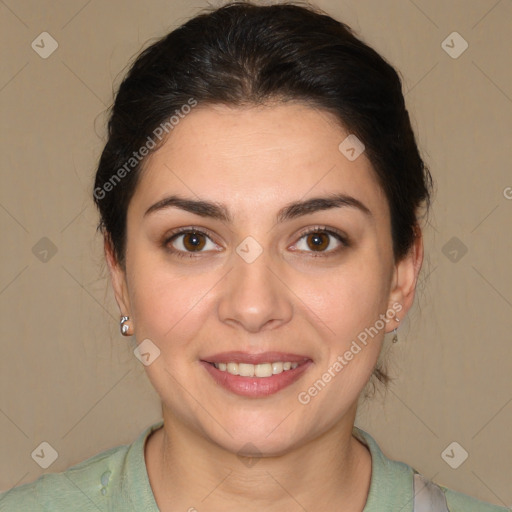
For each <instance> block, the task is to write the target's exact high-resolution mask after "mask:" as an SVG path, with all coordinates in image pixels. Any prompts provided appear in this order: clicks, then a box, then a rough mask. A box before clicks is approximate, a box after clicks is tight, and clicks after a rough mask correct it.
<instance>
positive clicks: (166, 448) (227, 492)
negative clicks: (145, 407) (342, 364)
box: [145, 409, 371, 512]
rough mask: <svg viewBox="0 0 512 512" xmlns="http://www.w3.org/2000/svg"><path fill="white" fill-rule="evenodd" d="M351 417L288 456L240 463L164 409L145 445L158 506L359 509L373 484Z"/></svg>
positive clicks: (368, 458) (167, 511)
mask: <svg viewBox="0 0 512 512" xmlns="http://www.w3.org/2000/svg"><path fill="white" fill-rule="evenodd" d="M352 412H353V414H350V415H348V416H347V417H346V418H344V419H342V420H341V421H340V422H338V423H337V424H336V425H334V426H333V427H332V428H331V429H330V430H328V431H326V432H324V433H323V434H322V435H321V436H319V437H316V438H315V439H313V440H310V441H307V442H305V443H302V444H301V445H300V446H298V447H296V448H294V449H291V450H289V451H288V452H287V453H284V454H282V455H278V456H272V457H261V458H257V459H256V458H255V459H250V458H240V457H238V456H237V455H236V454H233V453H231V452H229V451H227V450H225V449H224V448H222V447H221V446H219V445H217V444H214V443H212V442H211V441H210V440H209V439H207V438H205V437H204V436H201V435H200V434H199V433H197V432H194V431H191V430H190V429H189V428H188V427H187V426H186V425H184V424H182V423H181V422H179V421H178V420H177V418H176V417H172V416H171V415H167V414H165V412H164V415H165V417H164V427H163V428H162V429H159V430H158V431H156V432H154V433H153V435H152V436H150V438H149V439H148V441H147V443H146V450H145V451H146V454H145V455H146V466H147V468H148V475H149V479H150V483H151V487H152V488H153V493H154V495H155V499H156V501H157V504H158V507H159V509H160V510H161V511H162V512H171V511H174V510H189V509H190V510H194V508H196V509H197V510H202V509H208V510H223V511H226V512H228V511H231V510H233V511H235V510H240V509H242V510H246V511H253V510H254V511H256V510H257V511H259V510H262V509H263V510H267V511H270V512H273V511H274V510H275V511H278V510H279V511H282V510H283V507H287V508H289V509H290V508H291V509H292V510H304V509H305V510H308V511H309V512H313V511H315V510H334V509H336V508H339V504H340V503H343V510H344V511H346V512H352V511H354V512H355V511H357V512H361V511H362V510H363V508H364V504H365V503H366V498H367V496H368V490H369V486H370V479H371V456H370V453H369V451H368V449H367V448H366V447H365V446H364V445H363V444H362V443H360V442H359V441H358V440H357V439H355V438H354V437H353V436H352V427H353V424H354V418H355V409H354V410H353V411H352Z"/></svg>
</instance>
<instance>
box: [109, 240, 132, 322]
mask: <svg viewBox="0 0 512 512" xmlns="http://www.w3.org/2000/svg"><path fill="white" fill-rule="evenodd" d="M103 240H104V245H103V248H104V252H105V259H106V260H107V265H108V269H109V273H110V279H111V282H112V288H113V289H114V295H115V298H116V302H117V305H118V306H119V312H120V313H121V315H127V316H131V310H130V299H129V296H128V285H127V283H126V275H125V271H124V270H123V269H122V268H121V265H120V264H119V262H118V261H117V258H116V256H115V254H114V249H113V245H112V240H111V238H110V236H109V235H108V233H107V234H105V235H104V237H103Z"/></svg>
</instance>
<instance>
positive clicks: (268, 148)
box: [0, 3, 505, 512]
mask: <svg viewBox="0 0 512 512" xmlns="http://www.w3.org/2000/svg"><path fill="white" fill-rule="evenodd" d="M430 189H431V179H430V174H429V172H428V170H427V169H426V168H425V166H424V164H423V161H422V159H421V157H420V155H419V152H418V149H417V146H416V143H415V137H414V134H413V132H412V129H411V125H410V121H409V116H408V113H407V110H406V109H405V105H404V98H403V95H402V92H401V83H400V79H399V77H398V76H397V73H396V72H395V70H394V69H393V68H392V67H391V66H390V65H389V64H388V63H386V62H385V61H384V60H383V59H382V57H380V56H379V55H378V54H377V53H376V52H375V51H374V50H372V49H371V48H369V47H368V46H367V45H365V44H364V43H362V42H361V41H360V40H358V39H357V38H356V37H355V36H354V35H353V34H352V33H351V31H350V29H349V28H348V27H347V26H346V25H344V24H342V23H339V22H337V21H335V20H333V19H332V18H330V17H328V16H326V15H323V14H321V13H320V12H318V11H315V10H314V9H311V8H305V7H299V6H294V5H275V6H256V5H253V4H249V3H243V4H241V3H235V4H230V5H227V6H224V7H223V8H220V9H217V10H214V11H212V12H208V13H204V14H201V15H199V16H197V17H195V18H193V19H192V20H190V21H189V22H187V23H185V24H184V25H183V26H181V27H179V28H178V29H176V30H174V31H173V32H171V33H170V34H169V35H168V36H166V37H165V38H163V39H161V40H160V41H158V42H156V43H154V44H153V45H152V46H150V47H149V48H147V49H146V50H145V51H144V52H142V54H141V55H140V56H139V57H138V58H137V60H136V61H135V63H134V64H133V66H132V67H131V69H130V71H129V73H128V74H127V76H126V78H125V80H124V81H123V83H122V84H121V86H120V89H119V91H118V94H117V97H116V100H115V104H114V106H113V110H112V114H111V118H110V121H109V139H108V141H107V144H106V146H105V148H104V151H103V154H102V156H101V159H100V162H99V167H98V170H97V173H96V179H95V184H94V200H95V202H96V205H97V206H98V208H99V212H100V216H101V221H100V225H99V228H100V229H101V232H102V234H103V236H104V241H105V255H106V260H107V263H108V266H109V270H110V273H111V278H112V285H113V288H114V292H115V297H116V301H117V304H118V306H119V311H120V328H121V332H122V334H124V335H126V336H135V339H136V340H137V347H136V350H135V353H136V355H137V357H138V358H139V359H140V360H141V361H142V362H143V363H144V365H145V369H146V371H147V374H148V377H149V379H150V381H151V383H152V384H153V386H154V387H155V389H156V391H157V392H158V394H159V395H160V397H161V400H162V413H163V420H162V421H160V422H159V423H157V424H155V425H152V426H151V427H149V428H148V429H146V430H145V431H144V432H143V433H141V435H140V436H139V438H138V439H137V440H136V441H135V442H134V443H133V444H132V445H130V446H119V447H116V448H112V449H111V450H108V451H106V452H103V453H101V454H98V455H96V456H94V457H92V458H90V459H88V460H86V461H84V462H82V463H80V464H78V465H76V466H74V467H73V468H70V469H68V470H67V471H66V472H63V473H58V474H46V475H44V476H43V477H41V478H40V479H39V480H37V481H36V482H34V483H31V484H25V485H24V486H21V487H19V488H15V489H12V490H11V491H10V492H9V493H6V494H5V495H4V496H3V498H2V499H1V500H0V504H1V507H0V508H1V510H51V511H58V510H74V511H81V510H116V511H117V510H119V511H127V510H137V511H142V510H144V511H157V510H160V511H164V512H168V511H169V512H171V511H172V512H174V511H186V510H188V511H196V510H197V511H234V510H245V511H256V510H258V511H259V510H267V511H277V510H279V511H280V510H282V509H283V508H286V509H288V510H307V511H309V512H313V511H325V510H343V511H345V512H355V511H358V512H359V511H365V512H370V511H379V512H384V511H393V512H396V511H398V510H400V511H404V512H405V511H412V510H429V511H446V510H450V511H464V512H470V511H487V510H488V511H493V510H505V509H502V508H500V507H496V506H492V505H490V504H485V503H483V502H480V501H478V500H476V499H473V498H471V497H469V496H466V495H463V494H460V493H457V492H455V491H452V490H449V489H446V488H445V487H440V486H437V485H435V484H434V483H432V482H429V481H428V480H427V479H426V478H424V477H422V476H421V475H419V474H417V472H416V471H415V470H414V469H413V468H412V467H410V466H408V465H406V464H404V463H401V462H397V461H392V460H390V459H387V458H386V457H385V456H384V455H383V453H382V452H381V451H380V449H379V447H378V446H377V444H376V442H375V441H374V439H373V438H372V437H371V436H370V435H369V434H368V433H366V432H364V431H362V430H361V429H358V428H357V427H355V426H354V421H355V416H356V410H357V404H358V400H359V397H360V396H361V395H362V394H363V393H364V391H365V389H366V387H367V385H368V383H369V382H371V379H375V378H377V379H378V380H381V381H382V382H383V383H385V382H386V381H387V376H386V374H385V372H384V370H383V369H382V368H381V367H380V364H379V355H380V352H381V348H382V345H383V342H384V336H385V334H386V333H392V332H393V333H394V335H395V336H396V330H397V328H398V327H399V325H400V321H402V320H403V319H404V317H405V316H406V315H407V312H408V311H409V309H410V308H411V305H412V303H413V299H414V294H415V287H416V283H417V278H418V273H419V271H420V268H421V264H422V259H423V244H422V234H421V228H420V219H421V212H422V209H423V208H424V207H426V208H428V205H429V199H430Z"/></svg>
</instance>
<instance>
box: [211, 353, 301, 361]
mask: <svg viewBox="0 0 512 512" xmlns="http://www.w3.org/2000/svg"><path fill="white" fill-rule="evenodd" d="M201 360H202V361H206V362H207V363H249V364H261V363H274V362H277V361H282V362H290V363H303V362H306V361H308V360H311V358H310V357H308V356H304V355H299V354H290V353H288V352H259V353H257V354H252V353H249V352H240V351H233V352H221V353H218V354H213V355H211V356H207V357H204V358H201Z"/></svg>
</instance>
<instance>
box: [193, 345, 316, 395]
mask: <svg viewBox="0 0 512 512" xmlns="http://www.w3.org/2000/svg"><path fill="white" fill-rule="evenodd" d="M200 362H201V364H202V365H203V366H204V367H205V369H206V370H207V371H208V373H209V374H210V375H211V377H213V380H214V381H215V382H216V383H217V384H219V385H220V386H222V387H223V388H224V389H226V390H228V391H230V392H232V393H235V394H237V395H241V396H247V397H254V398H257V397H265V396H269V395H272V394H274V393H277V392H278V391H281V390H282V389H284V388H285V387H287V386H289V385H291V384H292V383H294V382H295V381H296V380H297V379H298V378H299V377H300V376H301V375H302V374H303V373H304V372H305V371H306V370H307V369H308V368H309V367H310V366H311V365H312V364H313V361H312V360H311V358H309V357H307V356H302V355H297V354H289V353H288V354H287V353H282V352H265V353H260V354H249V353H244V352H225V353H222V354H215V355H213V356H209V357H206V358H204V359H201V360H200Z"/></svg>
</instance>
